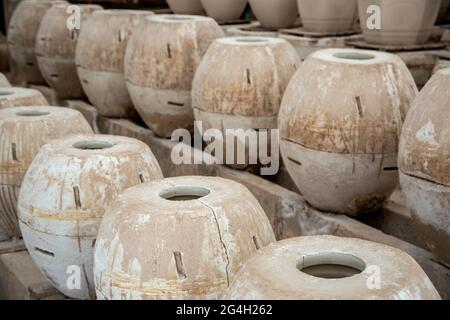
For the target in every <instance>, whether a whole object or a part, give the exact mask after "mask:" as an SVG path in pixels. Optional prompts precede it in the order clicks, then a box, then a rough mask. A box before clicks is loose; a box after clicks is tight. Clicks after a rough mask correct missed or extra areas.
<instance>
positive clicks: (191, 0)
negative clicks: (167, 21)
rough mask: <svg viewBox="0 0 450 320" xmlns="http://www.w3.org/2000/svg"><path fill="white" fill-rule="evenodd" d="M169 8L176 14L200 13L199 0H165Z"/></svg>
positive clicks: (201, 10) (201, 9) (200, 5)
mask: <svg viewBox="0 0 450 320" xmlns="http://www.w3.org/2000/svg"><path fill="white" fill-rule="evenodd" d="M167 4H168V5H169V7H170V9H171V10H172V11H173V12H174V13H176V14H202V13H203V7H202V4H201V0H167Z"/></svg>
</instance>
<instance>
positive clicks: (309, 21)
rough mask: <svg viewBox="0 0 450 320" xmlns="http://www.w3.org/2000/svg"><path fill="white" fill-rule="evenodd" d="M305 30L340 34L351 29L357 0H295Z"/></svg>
mask: <svg viewBox="0 0 450 320" xmlns="http://www.w3.org/2000/svg"><path fill="white" fill-rule="evenodd" d="M297 2H298V9H299V11H300V16H301V19H302V23H303V28H304V29H305V30H309V31H314V32H342V31H350V30H352V29H353V26H354V24H355V20H356V19H357V17H358V0H297Z"/></svg>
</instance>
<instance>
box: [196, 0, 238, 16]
mask: <svg viewBox="0 0 450 320" xmlns="http://www.w3.org/2000/svg"><path fill="white" fill-rule="evenodd" d="M201 3H202V5H203V8H205V11H206V13H207V14H208V16H210V17H211V18H214V19H216V20H217V21H233V20H238V19H239V18H240V17H241V15H242V13H243V12H244V10H245V7H246V6H247V0H227V1H223V0H201Z"/></svg>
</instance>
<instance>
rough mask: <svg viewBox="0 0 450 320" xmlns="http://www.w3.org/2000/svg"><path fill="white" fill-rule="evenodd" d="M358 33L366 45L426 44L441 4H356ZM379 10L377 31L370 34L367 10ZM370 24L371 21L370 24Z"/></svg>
mask: <svg viewBox="0 0 450 320" xmlns="http://www.w3.org/2000/svg"><path fill="white" fill-rule="evenodd" d="M358 1H359V5H358V8H359V18H360V22H361V29H362V31H363V34H364V37H365V39H366V41H367V42H369V43H375V44H385V45H412V44H422V43H425V42H427V40H428V39H429V37H430V35H431V31H432V29H433V26H434V23H435V21H436V18H437V16H438V13H439V8H440V5H441V0H408V1H390V0H358ZM371 5H376V6H378V7H379V8H381V11H380V17H381V29H373V30H370V29H369V28H368V23H367V21H368V19H369V18H370V17H371V16H372V15H373V13H372V11H369V13H368V12H367V11H368V7H369V6H371ZM370 21H372V20H370Z"/></svg>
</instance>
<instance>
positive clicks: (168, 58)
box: [38, 10, 442, 216]
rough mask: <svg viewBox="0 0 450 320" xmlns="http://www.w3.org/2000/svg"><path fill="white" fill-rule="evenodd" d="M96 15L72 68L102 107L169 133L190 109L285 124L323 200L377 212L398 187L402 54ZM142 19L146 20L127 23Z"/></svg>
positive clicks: (311, 194) (188, 22)
mask: <svg viewBox="0 0 450 320" xmlns="http://www.w3.org/2000/svg"><path fill="white" fill-rule="evenodd" d="M91 17H92V19H88V20H87V21H86V22H85V26H86V27H85V28H84V29H82V31H81V34H80V36H79V41H78V45H77V47H76V51H77V55H76V56H77V64H78V66H77V68H78V74H79V75H80V78H81V80H82V85H83V88H84V91H85V92H86V93H87V95H88V97H89V99H90V100H91V102H92V103H93V104H94V105H95V106H96V107H97V109H98V111H99V113H100V114H102V115H105V116H110V117H111V116H112V117H114V116H116V117H123V116H131V115H132V114H133V112H134V107H135V108H136V110H137V111H138V112H139V114H140V115H141V117H142V118H143V120H144V121H145V123H146V124H147V125H148V126H149V127H150V128H151V129H152V130H153V132H154V133H155V134H157V135H159V136H162V137H169V136H170V135H171V133H172V132H173V131H174V130H176V129H179V128H186V129H192V126H193V120H194V119H196V120H201V121H202V122H203V123H204V126H205V127H206V129H207V128H216V129H219V130H222V131H223V130H226V129H228V128H230V129H231V128H236V127H239V128H241V129H261V128H265V129H275V128H280V130H281V135H282V145H281V147H282V155H283V158H284V160H285V163H286V165H287V167H288V170H289V171H290V173H291V175H292V176H293V178H294V180H295V182H296V183H297V185H298V187H299V189H300V190H301V191H302V193H303V195H304V196H305V198H306V199H307V200H308V202H310V203H311V204H312V205H314V206H315V207H317V208H319V209H321V210H324V211H332V212H337V213H346V214H352V215H357V214H361V213H364V212H368V211H374V210H376V209H377V208H379V207H380V206H381V204H382V202H383V201H384V200H385V199H386V198H387V197H388V196H389V195H390V193H391V192H392V190H393V189H394V188H395V187H396V185H397V183H398V172H397V170H396V169H397V149H398V147H397V146H398V141H399V140H398V139H399V134H400V131H401V125H402V122H403V120H404V118H405V115H406V113H407V110H408V108H409V105H410V104H411V103H412V101H413V99H414V98H415V95H416V92H417V89H416V88H415V85H414V82H413V80H412V78H411V75H410V73H409V72H408V70H407V68H406V67H405V65H404V63H403V62H402V61H401V60H400V59H399V58H398V57H396V56H393V55H390V54H386V53H381V52H365V51H357V50H356V51H355V50H329V51H319V52H317V53H315V54H313V55H312V56H311V57H310V59H307V61H306V62H305V63H303V64H300V61H299V59H298V56H297V55H296V53H295V50H294V49H293V48H292V46H290V45H289V44H288V43H287V42H286V41H284V40H281V39H272V38H255V37H253V38H220V37H221V36H222V31H221V29H220V27H219V26H218V25H217V23H216V22H215V21H214V20H213V19H211V18H206V17H198V16H177V15H159V16H149V14H148V13H146V14H143V13H142V12H135V11H117V10H113V11H111V10H97V11H96V12H94V13H93V14H92V15H91ZM135 20H141V23H140V27H139V28H138V29H136V31H135V32H134V33H132V34H131V29H132V28H131V26H132V25H133V21H135ZM124 21H125V22H128V24H127V23H124ZM130 34H131V36H130ZM116 35H117V36H116ZM56 39H57V38H56ZM98 39H104V41H98ZM128 39H129V41H127V40H128ZM106 40H107V41H106ZM38 58H39V57H38ZM72 63H73V62H72ZM324 66H327V68H325V69H324ZM211 70H214V72H211ZM296 70H297V73H296V76H295V77H294V78H293V79H292V80H291V77H292V76H293V75H294V73H295V72H296ZM324 70H325V71H324ZM318 75H320V77H319V76H318ZM330 77H331V78H330ZM336 77H339V78H340V79H342V80H343V81H341V82H340V83H338V84H335V80H336ZM386 77H387V78H386ZM61 79H62V78H60V81H61ZM368 79H370V81H369V80H368ZM290 80H291V81H290ZM289 82H290V83H291V84H290V86H289V88H288V89H287V91H286V93H285V90H286V87H288V83H289ZM353 82H354V83H355V85H354V86H353V87H352V90H351V94H350V93H349V92H350V91H349V90H350V89H349V88H348V87H347V85H348V83H353ZM330 83H331V84H333V85H332V86H330V85H329V84H330ZM373 86H376V87H377V88H378V89H377V90H372V89H373ZM341 87H342V88H341ZM299 88H306V89H299ZM318 88H319V89H318ZM392 88H395V90H393V89H392ZM369 89H370V90H369ZM317 90H320V91H318V92H317V94H311V92H316V91H317ZM340 92H346V93H347V94H346V95H341V94H340ZM237 93H239V94H237ZM129 94H130V95H129ZM283 96H284V100H283V102H282V99H283ZM350 96H352V97H350ZM349 97H350V98H349ZM349 99H350V100H349ZM132 102H134V107H133V103H132ZM280 106H281V112H280V115H279V116H278V111H279V109H280ZM312 106H317V107H316V108H312V109H311V107H312ZM366 108H367V110H366ZM318 110H319V111H320V112H318ZM330 110H334V111H330ZM381 110H383V112H381ZM336 112H337V113H336ZM348 114H351V115H352V117H351V119H348ZM324 115H330V118H327V117H325V116H324ZM336 119H338V120H339V121H338V120H336ZM305 123H307V124H312V125H307V126H305V125H304V124H305ZM333 123H334V125H333ZM330 124H331V128H330V127H329V126H330ZM338 124H339V125H338ZM343 128H344V129H343ZM318 158H320V159H321V161H317V159H318ZM349 177H352V178H351V179H349ZM368 181H370V183H368ZM324 190H326V192H324ZM438 215H440V216H442V214H438Z"/></svg>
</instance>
